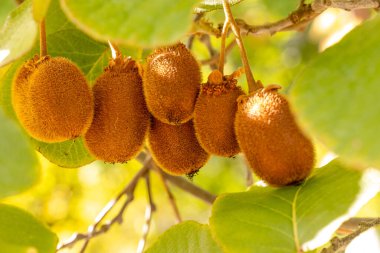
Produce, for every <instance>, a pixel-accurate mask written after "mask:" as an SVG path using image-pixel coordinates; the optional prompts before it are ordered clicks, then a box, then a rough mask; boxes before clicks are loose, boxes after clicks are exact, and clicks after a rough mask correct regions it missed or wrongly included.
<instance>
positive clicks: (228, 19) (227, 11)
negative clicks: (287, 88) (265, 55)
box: [223, 0, 263, 93]
mask: <svg viewBox="0 0 380 253" xmlns="http://www.w3.org/2000/svg"><path fill="white" fill-rule="evenodd" d="M223 10H224V15H225V23H229V24H230V26H231V30H232V32H233V33H234V35H235V40H236V44H237V45H238V47H239V51H240V55H241V59H242V61H243V65H244V69H245V76H246V78H247V82H248V88H249V93H251V92H254V91H256V90H258V89H261V88H263V85H262V84H261V82H256V81H255V78H254V77H253V74H252V71H251V67H250V66H249V62H248V57H247V53H246V51H245V48H244V44H243V40H242V38H241V35H240V29H239V27H238V25H237V24H236V21H235V19H234V17H233V15H232V11H231V8H230V5H229V3H228V1H227V0H223ZM223 28H224V26H223Z"/></svg>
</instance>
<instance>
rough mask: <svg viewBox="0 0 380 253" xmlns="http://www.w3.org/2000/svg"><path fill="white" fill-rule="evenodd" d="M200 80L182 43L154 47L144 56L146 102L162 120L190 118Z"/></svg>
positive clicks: (174, 123)
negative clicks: (151, 51) (146, 57)
mask: <svg viewBox="0 0 380 253" xmlns="http://www.w3.org/2000/svg"><path fill="white" fill-rule="evenodd" d="M200 83H201V73H200V68H199V65H198V63H197V61H196V60H195V58H194V57H193V56H192V55H191V53H190V51H189V50H187V48H186V47H185V45H183V44H182V43H178V44H176V45H174V46H170V47H163V48H159V49H156V50H155V51H154V52H153V54H151V55H150V56H149V57H148V59H147V65H146V71H145V72H144V94H145V99H146V103H147V106H148V109H149V111H150V112H151V113H152V115H153V116H154V117H155V118H157V119H159V120H161V121H162V122H164V123H167V124H172V125H178V124H182V123H185V122H187V121H189V120H190V119H191V118H192V115H193V111H194V104H195V100H196V98H197V95H198V92H199V87H200Z"/></svg>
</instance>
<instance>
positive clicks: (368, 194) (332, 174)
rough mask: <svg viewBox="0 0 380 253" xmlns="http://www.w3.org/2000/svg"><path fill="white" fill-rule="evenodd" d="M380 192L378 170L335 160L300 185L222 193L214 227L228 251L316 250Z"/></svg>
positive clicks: (213, 218) (269, 252)
mask: <svg viewBox="0 0 380 253" xmlns="http://www.w3.org/2000/svg"><path fill="white" fill-rule="evenodd" d="M379 191H380V173H379V172H378V171H377V170H374V169H371V170H368V171H365V172H364V173H361V172H359V171H354V170H347V169H346V168H345V167H344V166H343V165H342V164H340V163H339V162H337V161H333V162H331V163H330V164H328V165H326V166H324V167H322V168H320V169H317V170H316V171H315V174H314V175H313V176H312V177H310V178H309V179H308V180H307V181H306V182H304V183H303V184H302V185H300V186H288V187H283V188H272V187H259V186H254V187H252V188H251V189H250V191H248V192H242V193H234V194H226V195H224V196H221V197H219V198H218V199H217V200H216V202H215V203H214V205H213V210H212V217H211V218H210V227H211V231H212V233H213V235H214V238H216V240H217V241H218V242H220V244H221V245H222V246H223V248H225V249H227V251H228V252H239V253H244V252H252V249H255V250H254V252H255V253H260V252H263V253H264V252H265V253H272V252H273V253H274V252H282V253H285V252H289V253H294V252H299V250H300V249H301V248H302V250H312V249H315V248H316V247H318V246H320V245H323V244H324V243H326V242H328V240H329V239H330V238H331V236H332V234H333V233H334V231H335V230H336V229H337V228H338V227H339V226H340V225H341V223H343V222H344V221H345V220H347V219H348V218H350V217H351V216H353V215H354V214H355V213H356V212H357V211H358V210H359V209H360V208H361V207H362V206H363V205H364V204H365V203H367V202H368V201H369V200H370V199H371V198H373V197H374V196H375V195H376V194H377V193H378V192H379Z"/></svg>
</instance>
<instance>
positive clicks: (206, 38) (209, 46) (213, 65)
mask: <svg viewBox="0 0 380 253" xmlns="http://www.w3.org/2000/svg"><path fill="white" fill-rule="evenodd" d="M199 39H200V41H201V42H202V43H203V44H204V45H205V46H206V48H207V50H208V52H209V54H210V59H215V58H216V59H218V56H219V54H218V53H217V51H216V50H215V49H214V47H213V46H212V44H211V40H210V35H208V34H202V35H200V37H199ZM216 62H217V61H210V63H208V64H207V65H210V68H211V69H212V70H214V69H217V68H218V66H217V65H216ZM201 64H202V65H206V64H203V63H201Z"/></svg>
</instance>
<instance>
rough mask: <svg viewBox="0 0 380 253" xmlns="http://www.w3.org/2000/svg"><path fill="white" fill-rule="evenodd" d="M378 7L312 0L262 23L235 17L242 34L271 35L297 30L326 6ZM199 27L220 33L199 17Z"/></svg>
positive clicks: (371, 1)
mask: <svg viewBox="0 0 380 253" xmlns="http://www.w3.org/2000/svg"><path fill="white" fill-rule="evenodd" d="M379 7H380V1H379V0H314V1H313V2H312V3H310V4H305V3H304V1H301V3H300V5H299V7H298V8H297V9H296V10H295V11H293V12H292V13H290V14H289V15H288V16H287V17H286V18H284V19H281V20H279V21H276V22H273V23H268V24H264V25H250V24H248V23H246V22H245V21H244V20H241V19H236V23H237V25H238V26H239V28H240V31H241V34H242V35H252V36H263V35H273V34H275V33H277V32H281V31H289V30H299V29H302V28H303V27H305V26H306V25H307V24H308V23H309V22H310V21H312V20H313V19H314V18H316V17H317V16H318V15H320V14H321V13H322V12H324V11H325V10H327V9H328V8H339V9H344V10H347V11H351V10H357V9H375V8H379ZM198 24H199V28H200V29H201V30H202V31H204V32H206V33H211V34H213V35H215V36H217V37H219V36H220V34H221V27H222V26H221V25H219V26H218V28H215V27H214V26H213V24H212V23H210V22H207V21H204V20H203V19H200V20H199V21H198Z"/></svg>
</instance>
